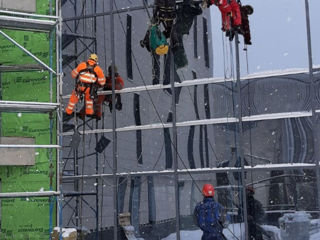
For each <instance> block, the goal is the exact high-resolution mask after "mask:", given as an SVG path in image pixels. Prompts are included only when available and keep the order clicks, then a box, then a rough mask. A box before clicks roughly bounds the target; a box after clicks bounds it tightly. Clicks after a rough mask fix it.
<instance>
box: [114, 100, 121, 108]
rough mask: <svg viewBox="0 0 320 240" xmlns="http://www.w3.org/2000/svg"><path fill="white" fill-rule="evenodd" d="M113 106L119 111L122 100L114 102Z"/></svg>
mask: <svg viewBox="0 0 320 240" xmlns="http://www.w3.org/2000/svg"><path fill="white" fill-rule="evenodd" d="M115 107H116V109H117V110H119V111H121V110H122V102H121V101H119V100H118V101H117V102H116V106H115Z"/></svg>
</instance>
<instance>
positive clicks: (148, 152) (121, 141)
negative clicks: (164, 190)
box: [107, 128, 173, 173]
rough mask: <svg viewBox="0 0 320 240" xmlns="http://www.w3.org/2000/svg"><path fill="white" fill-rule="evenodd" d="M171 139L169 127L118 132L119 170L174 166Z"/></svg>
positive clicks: (152, 169) (156, 168) (141, 169)
mask: <svg viewBox="0 0 320 240" xmlns="http://www.w3.org/2000/svg"><path fill="white" fill-rule="evenodd" d="M171 139H172V133H171V130H170V129H168V128H165V129H156V130H142V131H141V130H137V131H128V132H121V133H118V172H121V173H122V172H132V171H154V170H157V171H159V170H165V169H170V168H172V151H173V150H172V149H173V148H172V144H171ZM107 156H108V155H107Z"/></svg>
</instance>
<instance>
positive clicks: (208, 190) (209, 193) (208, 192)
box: [202, 183, 214, 197]
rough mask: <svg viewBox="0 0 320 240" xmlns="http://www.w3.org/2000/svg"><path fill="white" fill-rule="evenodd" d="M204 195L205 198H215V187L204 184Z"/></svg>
mask: <svg viewBox="0 0 320 240" xmlns="http://www.w3.org/2000/svg"><path fill="white" fill-rule="evenodd" d="M202 194H203V196H205V197H213V196H214V187H213V186H212V185H211V184H209V183H206V184H204V185H203V187H202Z"/></svg>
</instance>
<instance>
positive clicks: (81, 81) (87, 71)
mask: <svg viewBox="0 0 320 240" xmlns="http://www.w3.org/2000/svg"><path fill="white" fill-rule="evenodd" d="M71 76H72V78H76V79H77V83H76V87H75V89H74V90H73V91H72V94H71V97H70V101H69V104H68V106H67V108H66V113H67V114H68V115H70V114H72V112H73V109H74V107H75V105H76V104H77V103H78V101H79V99H80V98H82V97H83V94H84V99H85V108H86V110H85V112H86V115H92V114H93V113H94V111H93V101H94V95H95V94H94V90H95V89H97V87H98V86H101V87H102V86H104V85H105V83H106V78H105V76H104V73H103V71H102V69H101V68H100V67H99V66H98V56H97V55H96V54H91V55H90V57H89V59H88V60H87V61H86V62H82V63H80V64H79V65H78V66H77V67H76V68H75V69H73V71H72V72H71Z"/></svg>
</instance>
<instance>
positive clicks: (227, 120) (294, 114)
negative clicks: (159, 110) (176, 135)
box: [62, 111, 312, 136]
mask: <svg viewBox="0 0 320 240" xmlns="http://www.w3.org/2000/svg"><path fill="white" fill-rule="evenodd" d="M310 116H312V112H311V111H302V112H286V113H269V114H258V115H252V116H244V117H243V118H242V121H243V122H252V121H263V120H276V119H284V118H301V117H310ZM238 121H239V120H238V118H235V117H229V118H210V119H202V120H191V121H184V122H177V127H188V126H199V125H213V124H227V123H235V122H238ZM171 127H172V124H171V123H155V124H146V125H140V126H135V125H133V126H126V127H121V128H116V131H117V132H126V131H136V130H152V129H162V128H171ZM111 132H112V129H95V130H85V132H83V131H80V134H95V133H111ZM70 135H73V132H65V133H62V136H70Z"/></svg>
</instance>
